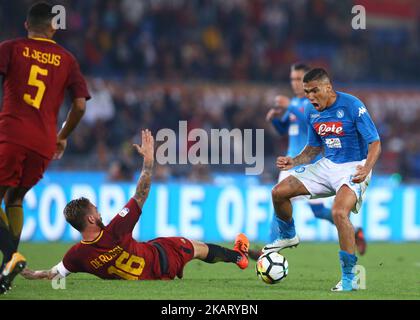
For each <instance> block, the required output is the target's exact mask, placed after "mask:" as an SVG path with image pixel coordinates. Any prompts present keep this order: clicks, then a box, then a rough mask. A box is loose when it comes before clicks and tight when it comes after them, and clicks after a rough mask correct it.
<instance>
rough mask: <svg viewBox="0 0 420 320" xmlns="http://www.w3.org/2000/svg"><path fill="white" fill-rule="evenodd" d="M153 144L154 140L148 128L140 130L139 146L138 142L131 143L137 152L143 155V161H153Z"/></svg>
mask: <svg viewBox="0 0 420 320" xmlns="http://www.w3.org/2000/svg"><path fill="white" fill-rule="evenodd" d="M154 145H155V141H154V139H153V136H152V133H151V132H150V130H148V129H146V130H142V131H141V146H139V145H138V144H133V146H134V148H135V149H136V150H137V152H138V153H139V154H140V155H142V156H143V159H144V161H145V162H153V160H154Z"/></svg>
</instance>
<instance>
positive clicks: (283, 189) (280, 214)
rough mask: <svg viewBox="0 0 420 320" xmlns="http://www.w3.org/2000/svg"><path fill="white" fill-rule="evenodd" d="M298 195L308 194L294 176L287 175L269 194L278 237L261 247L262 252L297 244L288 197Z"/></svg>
mask: <svg viewBox="0 0 420 320" xmlns="http://www.w3.org/2000/svg"><path fill="white" fill-rule="evenodd" d="M300 195H309V192H308V190H307V189H306V188H305V186H304V185H303V184H302V183H301V182H300V181H299V180H298V179H297V178H296V177H294V176H289V177H287V178H286V179H284V180H283V181H281V182H280V183H278V184H277V185H276V186H275V187H274V188H273V190H272V192H271V196H272V200H273V206H274V212H275V213H276V217H275V221H276V223H277V226H278V231H279V237H278V238H277V239H276V240H274V241H273V242H272V243H269V244H267V245H266V246H265V247H264V248H263V252H264V253H266V252H271V251H280V250H282V249H284V248H289V247H296V246H297V245H298V244H299V238H298V236H297V235H296V230H295V223H294V220H293V217H292V214H293V208H292V203H291V201H290V199H291V198H293V197H296V196H300Z"/></svg>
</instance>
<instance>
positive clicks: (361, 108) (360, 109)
mask: <svg viewBox="0 0 420 320" xmlns="http://www.w3.org/2000/svg"><path fill="white" fill-rule="evenodd" d="M366 112H367V110H366V108H365V107H359V117H360V116H361V115H362V114H364V113H366Z"/></svg>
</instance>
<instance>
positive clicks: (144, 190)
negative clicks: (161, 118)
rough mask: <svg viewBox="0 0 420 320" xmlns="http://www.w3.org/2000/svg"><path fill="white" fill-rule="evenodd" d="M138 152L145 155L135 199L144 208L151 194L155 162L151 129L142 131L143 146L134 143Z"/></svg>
mask: <svg viewBox="0 0 420 320" xmlns="http://www.w3.org/2000/svg"><path fill="white" fill-rule="evenodd" d="M133 146H134V148H136V150H137V152H138V153H139V154H140V155H141V156H143V169H142V171H141V175H140V178H139V181H138V182H137V187H136V193H135V195H134V197H133V198H134V199H135V200H136V201H137V204H138V205H139V207H140V208H143V205H144V203H145V202H146V199H147V196H148V195H149V191H150V186H151V184H152V171H153V164H154V139H153V136H152V133H151V132H150V131H149V130H142V132H141V146H139V145H138V144H134V145H133Z"/></svg>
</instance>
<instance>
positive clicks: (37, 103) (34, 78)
mask: <svg viewBox="0 0 420 320" xmlns="http://www.w3.org/2000/svg"><path fill="white" fill-rule="evenodd" d="M38 74H39V75H41V76H47V75H48V70H47V69H42V68H40V67H38V66H37V65H35V64H33V65H32V66H31V71H30V73H29V79H28V85H30V86H33V87H36V88H37V91H36V94H35V98H32V97H31V95H30V94H28V93H25V94H24V95H23V100H24V101H25V102H26V103H27V104H29V105H30V106H32V107H34V108H36V109H39V108H40V107H41V102H42V98H43V97H44V93H45V89H46V87H45V83H44V82H43V81H42V80H39V79H38Z"/></svg>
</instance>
